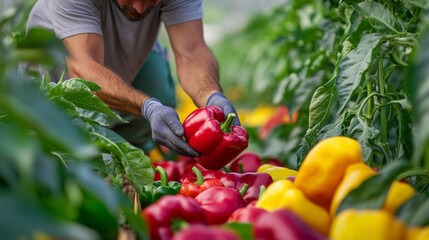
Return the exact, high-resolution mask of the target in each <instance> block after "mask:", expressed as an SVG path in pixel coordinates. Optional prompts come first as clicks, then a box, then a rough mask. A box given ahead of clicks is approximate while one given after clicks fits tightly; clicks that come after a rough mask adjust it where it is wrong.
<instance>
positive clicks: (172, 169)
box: [153, 160, 180, 181]
mask: <svg viewBox="0 0 429 240" xmlns="http://www.w3.org/2000/svg"><path fill="white" fill-rule="evenodd" d="M153 165H154V167H157V166H161V167H162V168H163V169H164V170H165V172H166V173H167V176H168V181H179V178H180V176H179V171H178V169H177V164H176V162H174V161H168V160H159V161H156V162H154V163H153ZM154 180H155V181H158V180H161V177H160V174H159V173H158V172H155V178H154Z"/></svg>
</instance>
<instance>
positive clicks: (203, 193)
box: [141, 108, 429, 240]
mask: <svg viewBox="0 0 429 240" xmlns="http://www.w3.org/2000/svg"><path fill="white" fill-rule="evenodd" d="M220 115H221V114H220V112H219V109H216V108H209V109H204V110H201V111H197V112H195V113H194V115H193V116H192V117H190V118H189V119H188V122H187V125H186V126H187V128H188V130H187V131H188V136H187V137H186V138H187V139H188V141H189V143H190V144H199V147H197V148H196V149H198V150H199V151H200V153H201V154H202V156H201V158H198V159H191V158H181V159H179V160H177V161H167V160H164V161H159V162H155V163H154V165H155V166H157V167H156V169H157V170H156V172H157V175H156V176H155V180H158V179H159V180H158V181H155V183H154V186H153V187H152V188H150V189H149V188H148V189H145V194H146V195H143V197H141V200H143V201H142V202H143V203H144V204H142V205H141V206H142V208H143V209H142V211H141V216H142V218H143V219H145V220H146V222H147V226H148V230H149V238H150V239H163V240H168V239H191V238H192V239H255V240H268V239H269V240H280V239H291V240H300V239H310V240H312V239H315V240H319V239H320V240H322V239H333V240H352V239H381V240H384V239H386V240H387V239H388V240H390V239H398V240H411V239H429V207H428V206H429V201H427V199H429V194H427V196H421V194H418V193H416V192H415V191H414V189H413V187H412V186H411V185H410V184H409V183H407V182H404V181H400V180H398V179H396V178H397V177H398V176H399V171H398V169H399V167H398V166H391V167H386V169H381V170H380V171H376V170H374V168H372V167H370V166H369V165H368V164H366V163H365V162H364V160H363V158H362V155H361V147H360V144H359V143H358V142H357V141H356V140H354V139H352V138H349V137H342V136H339V137H331V138H328V139H325V140H322V141H321V142H319V143H318V144H316V146H315V147H314V148H313V149H311V150H310V151H309V153H308V154H307V156H306V157H305V159H304V161H303V163H302V164H301V166H300V167H299V169H298V170H295V169H290V168H288V167H286V166H284V165H282V164H277V163H275V162H273V163H274V164H269V163H267V161H266V160H265V159H262V158H261V157H260V156H259V155H258V154H257V153H254V152H244V153H241V152H242V151H243V149H241V147H240V150H238V148H229V147H227V146H228V144H230V145H234V144H237V143H236V142H235V143H234V142H233V141H230V142H229V143H227V142H228V141H227V140H226V139H240V138H241V137H243V136H242V135H240V134H239V132H240V131H238V130H237V131H236V132H234V131H233V133H225V132H222V131H221V130H219V129H220V124H221V122H222V121H223V115H222V117H221V116H220ZM228 121H229V120H227V122H228ZM205 131H206V132H205ZM207 132H211V133H212V134H214V136H219V137H218V140H216V141H213V142H210V141H211V140H212V138H208V140H204V141H203V140H202V139H203V138H202V137H203V135H204V134H203V133H205V134H207ZM216 134H217V135H216ZM227 134H232V135H234V134H235V136H234V137H232V138H225V136H226V135H227ZM244 139H247V138H246V137H245V136H244ZM237 141H238V140H237ZM240 141H241V140H240ZM209 146H213V147H211V148H210V147H209ZM235 146H237V145H235ZM243 146H244V145H242V147H243ZM244 148H245V147H244ZM222 149H223V150H222ZM225 149H236V151H235V152H234V153H232V151H230V150H225ZM213 150H217V151H219V152H217V153H213ZM222 151H225V152H227V153H230V154H227V155H225V158H223V159H220V157H222V155H221V154H219V153H220V152H222ZM160 166H164V168H165V171H164V169H163V168H161V167H160ZM167 173H170V174H171V176H169V174H167ZM178 186H179V187H178ZM424 213H428V214H426V215H428V217H426V215H425V214H424Z"/></svg>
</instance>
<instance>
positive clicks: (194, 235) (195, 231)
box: [172, 224, 240, 240]
mask: <svg viewBox="0 0 429 240" xmlns="http://www.w3.org/2000/svg"><path fill="white" fill-rule="evenodd" d="M189 239H195V240H199V239H204V240H239V239H240V237H238V236H237V234H235V233H234V232H233V231H231V230H228V229H225V228H222V227H219V226H208V225H201V224H192V225H190V226H188V227H187V228H185V229H183V230H181V231H179V232H177V233H176V234H175V235H174V237H173V239H172V240H189Z"/></svg>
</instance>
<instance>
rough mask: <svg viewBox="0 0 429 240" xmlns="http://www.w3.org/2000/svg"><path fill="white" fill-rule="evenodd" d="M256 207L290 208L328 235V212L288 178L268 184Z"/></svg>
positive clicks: (310, 224) (272, 209)
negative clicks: (307, 196)
mask: <svg viewBox="0 0 429 240" xmlns="http://www.w3.org/2000/svg"><path fill="white" fill-rule="evenodd" d="M256 207H259V208H263V209H265V210H267V211H275V210H278V209H288V210H291V211H292V212H293V213H294V214H296V215H297V216H298V217H299V218H300V219H302V220H303V221H304V222H305V223H306V224H308V225H309V226H310V227H311V228H313V229H314V230H316V231H317V232H319V233H321V234H323V235H324V236H327V235H328V232H329V226H330V221H331V218H330V216H329V214H328V212H327V211H326V210H325V209H323V208H322V207H320V206H318V205H317V204H315V203H313V202H311V201H310V200H308V199H307V198H306V197H305V195H304V194H303V193H302V192H301V190H299V189H298V188H296V187H295V186H294V184H293V183H292V182H291V181H289V180H278V181H275V182H273V183H272V184H271V185H269V186H268V187H267V188H266V189H265V191H264V192H263V193H262V195H261V197H260V198H259V199H258V201H257V202H256Z"/></svg>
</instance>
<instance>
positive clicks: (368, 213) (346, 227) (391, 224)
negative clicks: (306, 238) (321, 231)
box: [329, 209, 406, 240]
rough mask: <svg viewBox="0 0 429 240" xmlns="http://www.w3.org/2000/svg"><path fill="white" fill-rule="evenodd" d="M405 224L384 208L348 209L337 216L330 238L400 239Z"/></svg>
mask: <svg viewBox="0 0 429 240" xmlns="http://www.w3.org/2000/svg"><path fill="white" fill-rule="evenodd" d="M405 230H406V229H405V225H404V223H402V222H401V221H399V220H397V219H395V218H394V217H393V215H392V214H391V213H389V212H387V211H384V210H356V209H346V210H344V211H342V212H341V213H340V214H338V216H337V217H335V219H334V221H333V223H332V227H331V231H330V235H329V237H330V239H334V240H336V239H338V240H342V239H345V240H362V239H371V240H372V239H374V240H400V239H403V237H404V236H405Z"/></svg>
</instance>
